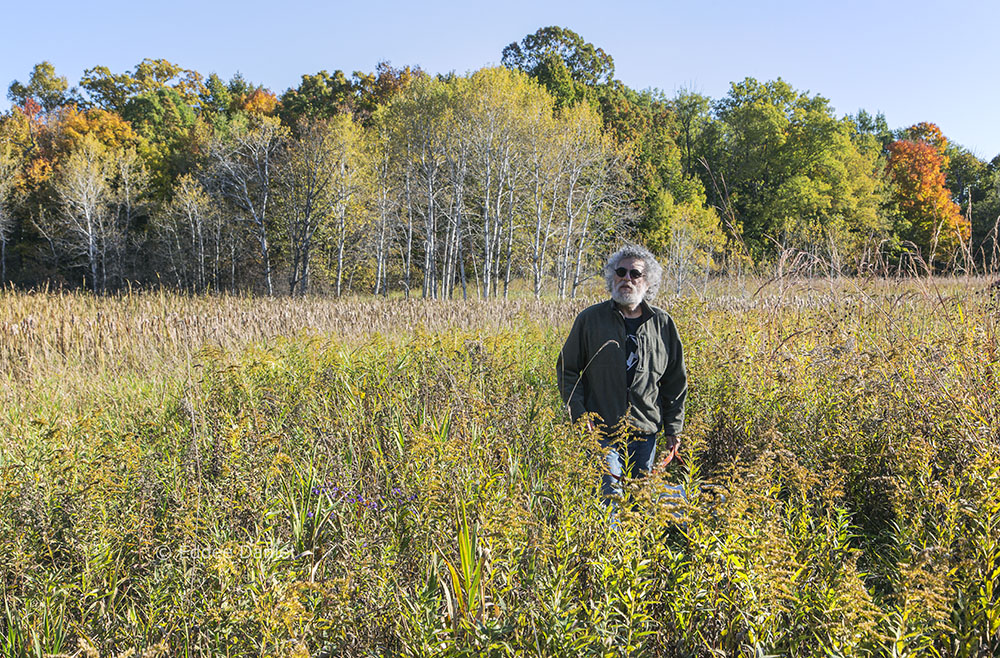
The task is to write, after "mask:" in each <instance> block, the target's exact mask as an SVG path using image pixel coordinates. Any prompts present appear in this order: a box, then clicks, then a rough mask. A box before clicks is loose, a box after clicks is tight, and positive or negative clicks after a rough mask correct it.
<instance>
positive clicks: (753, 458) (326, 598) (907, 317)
mask: <svg viewBox="0 0 1000 658" xmlns="http://www.w3.org/2000/svg"><path fill="white" fill-rule="evenodd" d="M597 294H598V293H597V292H596V291H595V292H594V294H593V295H592V296H591V299H589V300H587V299H577V300H563V301H544V300H543V301H535V300H534V299H532V300H530V301H527V300H526V301H519V300H511V301H499V300H496V301H469V302H458V301H455V302H441V301H432V300H371V299H352V300H342V301H340V300H338V301H331V300H329V299H322V298H312V297H305V298H300V299H285V298H272V299H254V298H251V297H239V296H194V297H190V296H183V295H177V294H172V293H162V294H160V293H142V294H126V293H122V294H119V295H113V296H107V297H94V296H88V295H86V294H77V293H65V294H57V293H24V292H14V291H9V290H8V291H6V292H3V293H0V409H2V414H0V588H2V594H3V606H2V609H0V653H2V654H3V655H8V656H37V657H38V658H41V656H46V655H68V656H69V655H72V656H88V657H90V656H126V655H128V656H139V655H142V656H157V655H162V656H209V655H211V656H216V655H219V656H307V655H308V656H335V655H346V656H396V655H408V656H430V655H434V656H472V655H497V656H502V655H537V656H562V655H566V656H578V655H584V656H624V655H630V656H706V657H707V656H765V655H790V656H807V655H830V656H887V657H888V656H969V657H971V656H990V655H995V654H996V653H997V652H1000V474H998V471H1000V459H998V457H1000V455H998V452H1000V405H998V395H997V378H998V376H1000V355H998V346H997V299H996V294H997V293H996V292H995V291H991V289H990V288H989V287H988V282H987V281H984V280H980V279H969V278H967V279H961V280H960V279H954V278H949V279H943V278H942V279H926V278H925V279H916V278H915V279H908V280H905V281H900V280H873V281H861V280H855V279H796V280H789V279H779V280H774V281H756V280H735V279H731V280H718V281H712V282H710V283H709V284H708V286H707V287H706V288H704V289H703V290H701V291H699V292H697V293H694V292H692V293H690V294H685V295H684V296H668V297H665V298H663V299H661V300H660V302H659V303H660V305H662V306H664V307H666V308H668V309H669V310H670V312H671V313H672V314H673V315H674V317H675V319H676V320H677V323H678V325H679V327H680V330H681V333H682V337H683V339H684V342H685V348H686V354H687V363H688V369H689V375H690V378H691V394H690V398H689V400H690V401H689V408H688V412H689V413H688V419H689V420H688V428H687V431H686V433H685V447H684V451H683V452H684V456H685V461H684V463H683V464H682V465H672V466H671V467H670V469H669V471H668V472H666V473H659V474H655V475H654V476H652V477H650V478H647V479H646V480H643V481H640V482H633V483H630V484H629V486H628V491H629V494H630V496H631V497H632V500H633V504H631V505H623V506H622V507H621V508H620V512H619V514H618V515H617V517H616V518H615V519H611V518H609V516H608V514H607V510H606V509H605V508H604V507H603V506H602V505H601V504H600V502H599V501H598V500H597V498H596V496H595V483H596V482H597V479H598V473H599V467H600V463H601V462H600V456H599V454H598V450H597V444H596V441H595V437H593V436H591V435H590V434H588V432H587V431H586V430H585V428H584V427H583V426H582V425H577V426H574V425H572V424H570V422H569V421H568V418H567V415H566V413H565V411H564V410H563V409H562V408H561V404H560V401H559V399H558V396H557V393H556V387H555V372H554V364H555V360H556V355H557V353H558V350H559V348H560V346H561V343H562V340H563V339H564V337H565V334H566V332H567V330H568V327H569V323H570V322H571V321H572V319H573V317H574V316H575V314H576V312H577V311H579V310H580V309H581V308H583V307H584V306H585V305H586V304H588V303H590V301H594V300H595V299H596V295H597ZM665 481H668V482H671V483H680V484H683V486H684V487H685V490H686V491H687V496H688V502H687V503H685V504H678V503H676V502H664V501H661V500H659V498H658V496H657V490H658V488H659V487H660V486H662V484H663V483H664V482H665Z"/></svg>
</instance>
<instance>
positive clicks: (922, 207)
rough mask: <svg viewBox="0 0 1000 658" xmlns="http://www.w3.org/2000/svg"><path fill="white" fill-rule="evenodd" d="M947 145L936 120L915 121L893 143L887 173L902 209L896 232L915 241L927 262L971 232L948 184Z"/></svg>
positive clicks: (947, 250) (967, 238)
mask: <svg viewBox="0 0 1000 658" xmlns="http://www.w3.org/2000/svg"><path fill="white" fill-rule="evenodd" d="M947 145H948V140H947V139H946V138H945V136H944V135H943V134H942V133H941V129H940V128H938V127H937V126H936V125H934V124H933V123H919V124H917V125H915V126H911V127H910V128H908V129H907V130H906V138H905V139H900V140H897V141H895V142H893V143H891V144H889V161H888V163H887V164H886V172H887V173H888V175H889V178H890V179H891V180H892V182H893V196H894V199H895V201H896V205H897V207H898V209H899V217H898V221H897V226H896V232H897V234H898V235H899V236H900V237H902V238H904V239H907V240H910V241H911V242H913V243H914V244H916V245H917V246H918V247H919V248H920V250H921V251H922V252H923V253H924V254H926V255H927V257H928V262H933V261H934V259H935V258H936V257H937V256H938V255H939V254H941V253H949V252H952V251H953V250H954V249H956V248H959V247H961V246H962V245H964V244H966V243H967V242H968V240H969V236H970V234H971V227H970V226H969V223H968V221H967V220H966V219H965V218H964V217H962V214H961V212H960V210H959V207H958V205H956V204H955V202H954V201H952V200H951V197H950V196H949V194H948V188H947V187H946V185H945V171H946V170H947V168H948V156H947V155H945V148H946V147H947Z"/></svg>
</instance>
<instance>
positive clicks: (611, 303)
mask: <svg viewBox="0 0 1000 658" xmlns="http://www.w3.org/2000/svg"><path fill="white" fill-rule="evenodd" d="M606 307H607V309H608V311H609V312H610V313H617V314H618V315H620V316H621V317H622V318H624V317H625V315H624V314H622V312H621V311H619V310H618V304H616V303H615V300H613V299H609V300H608V301H607V304H606ZM639 308H641V309H642V319H643V320H648V319H649V318H651V317H653V315H654V313H653V309H652V308H651V307H650V305H649V304H647V303H646V300H645V299H643V300H642V301H641V302H639Z"/></svg>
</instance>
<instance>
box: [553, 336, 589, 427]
mask: <svg viewBox="0 0 1000 658" xmlns="http://www.w3.org/2000/svg"><path fill="white" fill-rule="evenodd" d="M586 358H587V357H586V355H585V354H584V349H583V321H582V320H581V319H580V316H577V318H576V320H575V321H574V322H573V328H572V329H570V332H569V337H568V338H566V344H565V345H563V348H562V350H560V351H559V359H558V360H557V361H556V380H557V381H558V383H559V393H560V394H561V395H562V399H563V402H565V403H566V408H567V409H569V413H570V417H571V418H572V419H573V420H574V421H576V420H577V419H579V418H580V416H582V415H584V414H585V413H587V410H586V408H584V406H583V378H582V373H583V370H584V367H585V364H586Z"/></svg>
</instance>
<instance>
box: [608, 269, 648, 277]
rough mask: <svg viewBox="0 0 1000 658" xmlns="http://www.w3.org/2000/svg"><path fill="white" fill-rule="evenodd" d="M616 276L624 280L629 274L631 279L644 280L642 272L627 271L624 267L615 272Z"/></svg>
mask: <svg viewBox="0 0 1000 658" xmlns="http://www.w3.org/2000/svg"><path fill="white" fill-rule="evenodd" d="M615 274H617V275H618V277H619V278H621V279H624V278H625V275H626V274H628V275H629V277H630V278H632V279H641V278H642V272H640V271H639V270H627V269H625V268H624V267H619V268H618V269H617V270H615Z"/></svg>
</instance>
